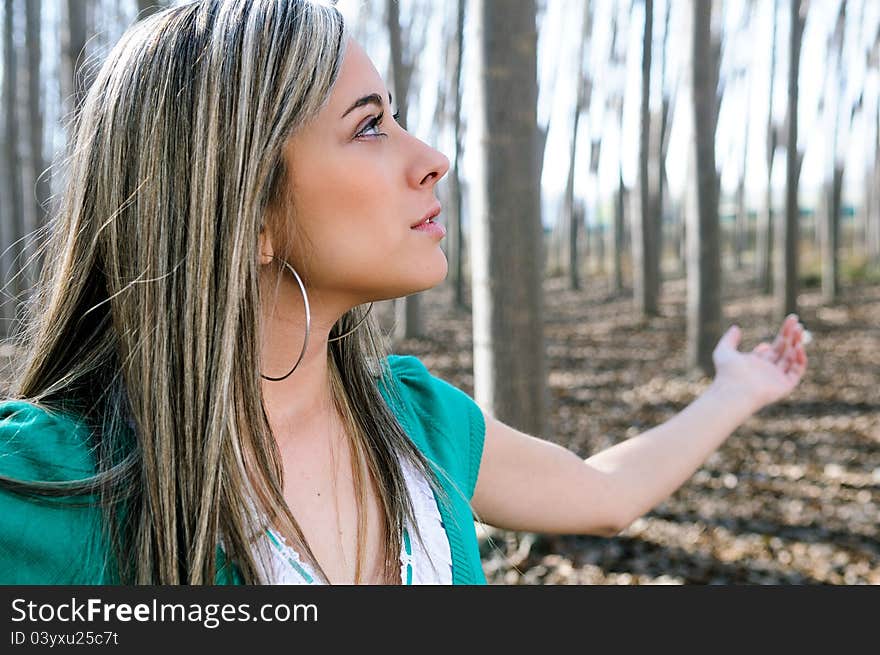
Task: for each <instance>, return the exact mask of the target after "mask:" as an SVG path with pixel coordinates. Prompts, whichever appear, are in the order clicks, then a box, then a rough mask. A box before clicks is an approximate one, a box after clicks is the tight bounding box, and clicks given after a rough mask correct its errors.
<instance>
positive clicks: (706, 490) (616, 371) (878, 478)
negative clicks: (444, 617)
mask: <svg viewBox="0 0 880 655" xmlns="http://www.w3.org/2000/svg"><path fill="white" fill-rule="evenodd" d="M730 277H734V276H728V281H727V282H726V285H727V288H726V290H725V300H724V303H723V310H724V322H723V327H725V328H726V327H727V326H728V325H730V324H731V323H734V322H735V323H737V324H738V325H740V326H741V327H742V328H743V340H742V344H741V346H740V348H741V349H743V350H745V349H751V348H753V347H754V346H755V345H756V344H757V343H758V342H759V341H762V340H771V339H772V337H773V335H774V334H775V331H776V330H777V328H778V325H777V324H776V323H775V322H773V321H772V301H771V299H770V298H769V297H762V296H755V295H754V293H753V292H752V291H751V290H750V289H749V287H748V286H747V285H746V284H745V283H744V282H742V281H735V280H734V281H731V280H730V279H729V278H730ZM584 287H586V288H585V289H584V290H583V291H578V292H573V291H569V290H567V289H566V288H565V280H564V279H563V278H556V279H549V280H547V282H546V283H545V292H546V295H545V304H546V321H545V335H546V344H547V350H546V352H547V364H548V369H549V384H550V386H551V392H552V393H551V398H552V400H551V403H552V404H551V407H549V408H548V409H549V413H548V428H547V433H546V434H545V435H543V436H544V437H545V438H548V439H551V440H553V441H556V442H557V443H559V444H562V445H564V446H566V447H567V448H569V449H571V450H573V451H574V452H576V453H577V454H579V455H580V456H581V457H584V458H585V457H588V456H589V455H590V454H592V453H595V452H597V451H598V450H600V449H603V448H606V447H608V446H610V445H612V444H614V443H617V442H619V441H621V440H623V439H626V438H627V437H630V436H633V435H636V434H639V433H641V432H643V431H644V430H647V429H648V428H650V427H653V426H655V425H657V424H659V423H661V422H663V421H664V420H666V419H668V418H670V417H671V416H673V415H674V414H675V413H676V412H678V411H680V410H681V409H682V408H684V407H685V406H686V405H687V404H688V403H689V402H691V401H692V400H693V399H694V398H695V397H696V396H697V395H698V394H699V393H700V392H701V391H702V390H703V389H704V388H705V387H706V386H707V384H708V383H709V380H708V379H707V378H705V377H701V376H699V375H694V374H691V373H688V371H687V368H686V366H685V331H686V329H685V319H684V311H685V284H684V280H681V279H679V280H674V281H667V282H665V283H664V287H663V299H662V303H661V314H662V315H661V316H660V317H658V318H655V319H652V320H651V321H649V322H648V323H647V324H642V323H640V322H639V321H638V320H637V319H636V318H635V317H634V313H633V311H632V309H631V300H630V299H629V298H628V297H624V298H611V297H610V296H609V294H608V293H607V283H606V282H605V281H604V279H600V280H589V279H587V280H584ZM422 298H423V300H422V304H423V307H424V311H425V325H426V326H427V327H428V332H429V333H430V336H429V337H426V338H424V339H406V340H402V341H400V342H398V343H397V344H395V346H394V349H395V351H396V352H402V353H410V354H415V355H418V356H419V357H420V358H421V359H422V361H424V362H425V364H426V365H427V366H428V368H429V369H430V370H431V371H432V372H433V373H434V374H435V375H438V376H440V377H442V378H444V379H447V380H449V381H450V382H451V383H453V384H455V385H456V386H458V387H459V388H461V389H463V390H464V391H466V392H468V393H471V394H472V393H473V375H472V358H471V339H472V334H471V322H470V318H469V316H468V315H467V314H466V313H464V312H461V311H456V310H454V309H452V308H451V302H450V300H451V291H450V288H449V285H448V284H444V285H443V286H441V287H438V288H436V289H432V290H431V291H429V292H427V293H425V294H422ZM385 316H390V314H389V313H388V312H387V308H386V314H385ZM800 317H801V320H802V322H803V323H804V324H805V325H806V327H807V329H808V330H810V331H811V332H812V334H813V336H814V341H813V342H812V343H811V344H810V345H809V346H808V356H809V358H810V363H809V370H808V372H807V375H806V377H805V378H804V380H803V381H802V382H801V385H800V386H799V387H798V388H797V389H796V390H795V392H794V393H793V394H792V395H791V396H789V397H788V398H786V399H785V400H783V401H781V402H779V403H777V404H775V405H773V406H770V407H767V408H765V409H763V410H762V411H761V412H760V413H758V414H757V415H755V416H753V417H752V418H750V419H749V420H748V421H747V422H746V423H745V424H744V425H742V426H741V427H740V428H739V429H738V430H736V432H735V433H734V434H733V435H732V436H731V437H730V439H728V440H727V442H726V443H725V444H724V445H723V446H722V448H721V449H719V450H718V451H717V452H716V453H715V454H713V455H712V456H711V457H710V458H709V460H708V461H707V462H706V463H705V464H704V466H703V467H702V468H700V469H699V470H698V471H697V472H696V473H695V474H694V476H693V477H692V478H691V479H690V480H689V481H688V482H687V483H686V484H685V485H684V486H683V487H681V488H680V489H679V490H678V491H677V492H676V493H675V494H673V496H672V497H670V498H669V499H667V500H666V501H665V502H663V503H661V504H660V505H659V506H658V507H656V508H655V509H654V510H653V511H651V512H650V513H648V514H647V515H645V516H644V517H642V518H640V519H638V520H637V521H636V522H635V523H633V524H632V525H631V526H629V527H628V528H627V529H626V530H625V531H624V532H622V533H621V534H620V535H618V536H616V537H613V538H603V537H592V536H582V535H547V534H534V533H527V532H511V531H506V530H497V529H494V528H491V527H489V526H484V525H482V524H478V526H477V534H478V536H479V537H480V543H481V550H482V554H483V568H484V571H485V573H486V577H487V580H488V581H489V582H490V584H593V583H600V584H656V583H673V584H677V583H686V584H734V583H762V584H766V583H776V584H791V583H795V584H815V583H830V584H856V583H880V527H878V526H880V509H878V500H880V286H859V287H850V288H846V289H845V290H844V293H843V299H842V301H841V302H840V303H839V304H837V305H835V306H831V307H828V306H823V305H822V302H821V298H820V294H819V292H818V291H814V290H807V291H804V292H802V294H801V296H800ZM582 502H590V499H589V498H584V499H582Z"/></svg>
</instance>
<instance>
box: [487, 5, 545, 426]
mask: <svg viewBox="0 0 880 655" xmlns="http://www.w3.org/2000/svg"><path fill="white" fill-rule="evenodd" d="M474 8H475V10H476V11H475V16H474V18H475V20H476V21H477V34H478V43H479V46H478V48H479V55H478V57H477V79H478V80H479V91H478V102H477V103H476V110H477V111H476V119H477V130H478V134H479V135H480V136H481V137H482V139H481V143H482V149H481V153H480V156H481V157H482V158H483V165H482V166H480V167H478V170H479V171H480V173H479V174H478V177H477V180H476V183H475V185H474V186H475V190H474V194H473V196H474V211H473V221H472V226H473V237H472V239H471V242H472V243H473V252H474V253H476V254H477V256H475V257H473V284H472V288H473V329H474V339H473V342H474V390H475V396H476V400H477V402H479V403H480V404H481V405H482V406H483V407H485V408H486V409H487V410H488V411H489V412H490V413H491V414H492V415H494V416H496V417H497V418H498V419H500V420H502V421H504V422H505V423H507V424H508V425H511V426H513V427H515V428H516V429H518V430H522V431H524V432H527V433H530V434H533V435H536V436H540V435H541V434H542V433H543V431H544V412H545V407H546V406H547V403H548V398H547V386H546V373H545V365H544V337H543V324H542V316H543V311H542V309H543V296H542V286H541V273H542V271H541V225H540V208H539V206H538V204H539V201H538V198H539V196H538V185H539V180H538V177H537V168H538V166H537V163H538V159H537V139H536V137H537V132H536V130H535V124H536V121H537V53H536V50H537V47H536V46H537V43H536V41H537V38H536V33H535V3H534V0H521V1H519V2H517V3H515V4H511V3H508V2H505V1H503V0H477V2H476V4H475V5H474ZM514 97H515V98H516V99H517V110H516V111H515V112H514V111H511V110H510V109H511V104H510V103H511V98H514Z"/></svg>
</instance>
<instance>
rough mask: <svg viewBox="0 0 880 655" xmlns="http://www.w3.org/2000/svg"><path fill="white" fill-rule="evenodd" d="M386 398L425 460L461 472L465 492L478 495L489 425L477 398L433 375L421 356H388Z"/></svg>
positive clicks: (468, 494)
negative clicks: (432, 459)
mask: <svg viewBox="0 0 880 655" xmlns="http://www.w3.org/2000/svg"><path fill="white" fill-rule="evenodd" d="M386 362H387V369H386V371H385V378H383V380H386V389H385V395H386V398H388V397H390V396H394V397H393V398H390V399H391V407H392V409H394V410H395V412H396V414H397V416H398V419H400V420H401V423H402V424H403V427H404V429H406V430H407V432H408V433H409V434H410V436H411V438H413V439H414V440H415V441H416V444H417V445H418V446H419V447H421V448H422V450H423V452H425V455H426V456H428V457H429V458H431V457H432V456H435V457H436V459H439V460H441V461H440V462H439V463H441V464H443V465H444V466H445V467H446V468H447V469H449V468H450V467H452V468H454V469H456V470H457V472H458V473H460V475H461V478H462V482H463V484H464V487H465V489H464V490H463V491H465V493H466V494H467V497H468V498H470V497H471V496H472V495H473V491H474V486H475V484H476V479H477V473H478V470H479V465H480V459H481V456H482V452H483V442H484V439H485V432H486V424H485V418H484V416H483V412H482V410H481V409H480V407H479V405H477V403H476V402H475V401H474V399H473V398H472V397H471V396H470V395H468V394H467V393H465V392H464V391H462V390H461V389H459V388H458V387H456V386H455V385H453V384H450V383H449V382H447V381H446V380H444V379H443V378H440V377H438V376H436V375H434V374H432V373H431V372H430V371H429V370H428V368H427V367H426V366H425V365H424V363H422V361H421V360H420V359H419V358H418V357H414V356H412V355H389V356H388V358H387V360H386Z"/></svg>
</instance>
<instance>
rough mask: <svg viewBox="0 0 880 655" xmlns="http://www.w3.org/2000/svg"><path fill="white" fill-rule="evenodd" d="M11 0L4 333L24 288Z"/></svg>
mask: <svg viewBox="0 0 880 655" xmlns="http://www.w3.org/2000/svg"><path fill="white" fill-rule="evenodd" d="M16 4H18V3H14V2H13V1H12V0H4V3H3V9H4V11H3V100H4V102H3V108H4V111H5V116H4V129H3V133H4V134H3V136H4V146H5V149H4V157H5V160H6V175H7V178H6V180H5V182H6V187H5V189H4V192H5V193H6V194H8V195H7V197H8V203H7V205H6V207H4V209H7V210H8V211H9V212H10V213H9V215H8V216H4V217H3V220H0V229H2V243H0V247H2V252H0V258H2V259H0V264H2V278H0V279H2V282H3V289H4V294H3V298H2V301H0V304H2V307H3V319H4V321H3V326H2V333H3V336H4V337H7V336H9V335H10V334H11V330H12V327H13V325H14V321H15V320H16V318H17V316H18V310H19V303H20V300H21V292H22V291H23V289H24V288H25V285H24V283H23V280H22V279H21V276H20V275H19V271H20V269H21V265H22V261H21V255H22V252H23V250H22V241H21V239H22V237H23V236H24V198H23V192H22V187H23V180H22V174H21V171H22V161H21V151H20V150H19V148H20V142H21V139H20V130H19V125H20V123H19V121H18V113H17V111H16V108H17V107H18V97H19V96H18V75H17V73H18V61H17V59H18V58H17V56H16V52H15V43H14V40H13V35H14V30H15V27H14V23H13V17H14V15H15V14H14V11H15V7H14V5H16Z"/></svg>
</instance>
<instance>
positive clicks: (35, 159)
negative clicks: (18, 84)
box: [23, 0, 49, 289]
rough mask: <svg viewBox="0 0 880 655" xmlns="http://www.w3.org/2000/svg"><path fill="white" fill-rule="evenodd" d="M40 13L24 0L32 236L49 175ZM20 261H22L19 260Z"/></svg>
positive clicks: (36, 1)
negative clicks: (44, 134)
mask: <svg viewBox="0 0 880 655" xmlns="http://www.w3.org/2000/svg"><path fill="white" fill-rule="evenodd" d="M41 16H42V0H29V1H28V2H26V3H25V23H26V27H25V43H26V46H27V62H28V65H27V73H28V80H27V106H28V111H27V120H28V124H29V129H28V145H29V151H30V153H29V154H30V157H29V164H30V165H29V167H28V183H27V188H28V189H29V190H31V191H32V193H33V196H29V197H28V201H27V203H26V204H25V209H26V212H25V218H26V219H27V222H26V224H25V232H26V233H27V234H29V235H32V236H31V240H32V239H33V235H34V232H35V231H36V230H37V228H38V227H41V226H43V225H45V223H46V211H47V205H48V203H49V177H48V172H47V171H46V160H45V158H44V157H43V105H42V101H41V100H42V94H41V93H40V90H41V88H40V81H41V78H40V61H41V55H40V51H41V41H40V18H41ZM31 246H32V244H29V246H28V248H27V250H26V254H25V257H24V260H25V262H27V268H26V273H25V284H26V286H27V288H28V289H30V288H33V286H34V284H35V283H36V280H37V274H38V272H39V262H37V261H31V260H32V256H33V250H34V249H33V248H32V247H31ZM23 263H24V262H23Z"/></svg>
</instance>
